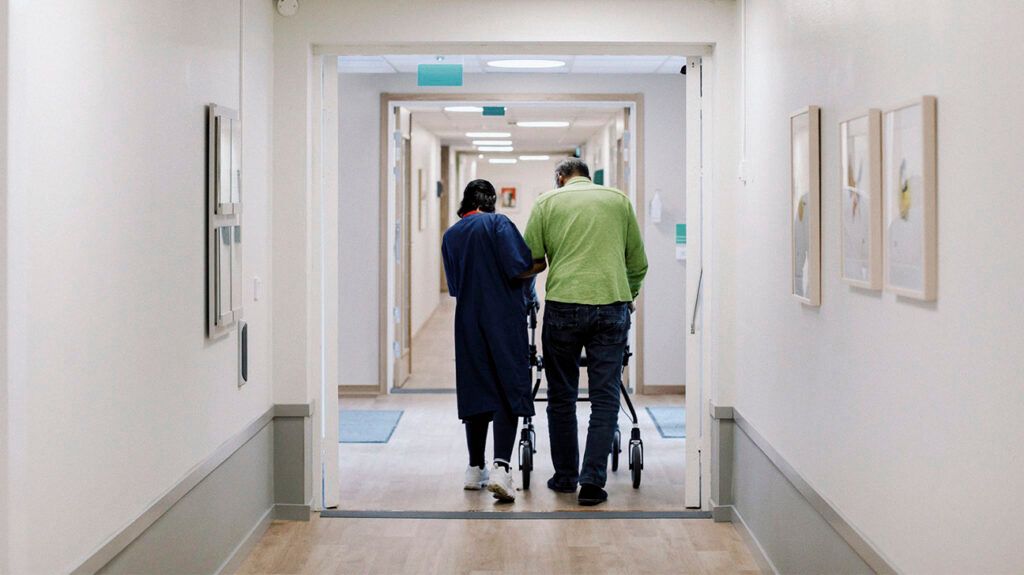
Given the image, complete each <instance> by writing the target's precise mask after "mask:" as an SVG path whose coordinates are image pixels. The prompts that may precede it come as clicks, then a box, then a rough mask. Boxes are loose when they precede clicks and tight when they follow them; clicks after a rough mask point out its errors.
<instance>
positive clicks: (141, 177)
mask: <svg viewBox="0 0 1024 575" xmlns="http://www.w3.org/2000/svg"><path fill="white" fill-rule="evenodd" d="M3 4H4V5H5V6H6V5H7V3H6V2H4V3H3ZM242 5H243V4H242V3H240V2H239V1H238V0H217V1H215V2H190V3H184V4H183V3H176V2H163V3H160V2H137V1H133V0H111V1H107V2H39V1H32V2H28V1H24V0H19V1H15V2H13V3H12V5H11V11H10V50H11V56H10V75H11V86H10V124H9V134H10V138H11V143H12V146H11V147H10V149H9V150H7V153H8V154H9V158H10V165H9V168H10V173H9V177H10V184H11V185H10V190H11V193H10V197H9V203H8V205H7V207H8V209H9V212H8V214H7V215H8V218H7V223H8V225H9V228H8V230H7V231H8V234H9V235H8V239H9V242H10V243H9V245H8V252H7V253H8V255H9V258H10V259H9V262H8V265H9V275H8V278H7V279H8V282H7V286H8V288H9V292H8V294H9V297H10V304H11V305H10V315H9V324H8V327H7V329H9V331H8V335H9V338H10V340H9V348H8V350H7V356H6V359H7V360H9V362H10V363H9V378H10V390H9V394H10V395H9V401H10V406H11V410H10V413H9V414H8V415H9V418H7V422H8V425H9V433H10V441H11V445H13V446H16V447H15V449H13V450H12V452H11V453H10V454H9V455H10V456H9V459H6V458H5V461H7V463H8V465H9V470H8V471H9V479H10V482H9V490H10V491H9V497H10V503H11V509H10V525H11V526H12V527H14V528H13V529H11V533H10V536H11V549H10V565H9V566H7V567H9V572H11V573H66V572H69V571H70V570H72V569H73V568H75V567H76V566H77V565H78V564H80V563H81V562H82V561H83V560H84V559H86V558H87V557H89V556H90V555H92V553H93V552H94V551H95V550H96V549H97V548H98V547H99V546H101V545H102V544H103V543H105V542H106V541H107V540H108V539H109V538H111V537H112V536H114V535H115V534H117V533H118V532H120V531H121V530H122V528H124V527H125V526H126V525H128V524H129V523H130V522H132V521H133V520H134V519H136V518H137V517H138V516H139V515H140V514H141V513H143V511H145V510H146V509H148V508H149V507H150V506H151V505H152V504H153V503H154V502H155V501H157V500H158V499H159V498H160V497H161V495H163V494H164V493H165V492H167V491H168V490H170V489H171V488H172V487H173V486H175V485H176V484H177V483H178V482H179V481H180V480H181V479H182V478H183V477H185V476H186V475H187V474H188V473H189V472H190V470H192V469H193V468H194V467H195V466H197V465H198V464H199V463H200V462H202V461H204V460H205V459H206V458H207V457H208V456H210V455H211V454H212V453H213V452H215V450H217V448H218V446H220V445H221V444H222V443H223V442H225V441H226V440H227V439H228V438H230V437H232V436H234V435H235V434H236V433H238V432H239V431H241V430H242V429H243V428H245V427H246V425H247V424H248V423H249V422H251V421H252V420H254V419H256V418H257V417H259V416H260V415H261V414H263V413H264V412H266V411H267V410H268V409H269V408H270V406H271V380H270V366H271V364H270V356H271V350H270V347H269V343H270V339H269V330H270V317H269V307H268V303H269V300H270V298H269V295H270V294H269V291H270V290H269V287H270V285H271V284H270V282H271V277H270V260H269V257H270V226H269V223H270V222H269V219H270V211H269V210H270V199H271V198H270V187H269V184H270V176H271V171H270V139H271V133H270V120H271V106H272V82H273V71H272V51H273V29H272V26H273V19H272V18H273V6H272V4H271V3H270V2H245V3H244V13H243V14H240V12H239V10H240V7H241V6H242ZM240 42H241V43H242V45H244V53H240ZM240 65H241V66H242V68H244V71H245V73H244V75H245V78H244V85H240V84H242V83H243V82H240ZM4 76H5V75H4ZM240 92H241V93H243V94H244V101H241V102H240V97H241V96H240ZM210 102H215V103H217V104H223V105H226V106H229V107H232V108H239V107H240V105H241V108H242V119H243V125H244V135H243V138H244V151H243V164H244V168H243V170H244V171H243V174H242V179H243V189H244V199H245V212H244V215H243V226H244V230H245V236H244V242H245V243H244V250H243V252H244V257H245V262H244V269H245V272H244V273H245V276H246V287H245V290H244V295H245V297H246V309H245V314H246V318H245V319H246V321H247V322H249V325H250V329H249V333H250V335H249V342H250V346H251V348H250V356H249V357H250V380H249V383H248V384H247V385H245V386H244V387H242V388H238V387H237V373H238V362H237V354H238V348H237V342H236V340H235V336H234V334H232V335H230V336H228V337H227V338H225V339H222V340H217V341H209V340H207V339H206V336H205V302H206V298H205V289H206V287H205V280H204V276H205V215H206V211H205V210H206V204H205V187H206V170H205V161H206V146H205V134H206V129H205V123H206V106H207V104H209V103H210ZM253 276H259V277H260V278H262V279H263V281H264V285H265V286H266V288H267V289H265V290H264V297H263V298H262V299H261V300H260V301H259V302H254V301H253V298H252V295H253V294H252V291H251V290H252V288H251V286H252V277H253ZM0 483H4V482H3V481H0ZM0 570H3V571H4V572H8V571H7V569H6V568H2V567H0Z"/></svg>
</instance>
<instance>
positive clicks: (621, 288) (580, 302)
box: [525, 158, 647, 505]
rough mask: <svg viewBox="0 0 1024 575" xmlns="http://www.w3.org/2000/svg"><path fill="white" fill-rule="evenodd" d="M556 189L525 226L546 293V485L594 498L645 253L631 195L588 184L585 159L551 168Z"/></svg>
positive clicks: (601, 479)
mask: <svg viewBox="0 0 1024 575" xmlns="http://www.w3.org/2000/svg"><path fill="white" fill-rule="evenodd" d="M555 176H556V179H557V182H558V189H556V190H552V191H550V192H547V193H545V194H543V195H541V196H540V198H539V199H538V200H537V203H536V204H535V205H534V207H533V212H532V213H531V214H530V221H529V223H528V224H527V226H526V236H525V238H526V244H527V245H528V246H529V247H530V251H531V252H532V254H533V259H534V271H538V272H539V271H541V270H543V269H544V268H545V267H548V268H550V269H549V271H548V279H547V295H546V297H545V302H546V304H545V310H544V331H543V334H542V342H543V346H544V367H545V370H546V371H547V380H548V407H547V413H548V428H549V435H550V441H551V460H552V463H553V464H554V467H555V474H554V476H553V477H551V479H549V480H548V487H549V488H551V489H553V490H555V491H558V492H563V493H574V492H575V491H576V486H577V484H578V485H579V486H580V492H579V497H578V500H579V503H580V504H581V505H596V504H598V503H601V502H603V501H605V500H607V499H608V494H607V493H606V492H605V491H604V485H605V481H606V479H607V476H608V455H609V454H610V452H611V448H612V440H613V437H614V434H615V428H616V425H617V422H618V415H619V399H620V397H619V387H620V383H621V381H622V357H623V354H624V353H625V350H626V341H627V337H628V335H629V327H630V314H631V313H632V311H633V301H634V300H635V299H636V297H637V295H638V294H639V293H640V285H641V283H642V282H643V279H644V276H645V275H646V274H647V256H646V254H645V253H644V245H643V238H641V236H640V226H639V225H638V224H637V221H636V213H635V212H634V211H633V204H632V203H631V202H630V200H629V198H628V197H627V196H626V195H625V194H623V193H622V192H620V191H619V190H616V189H613V188H607V187H604V186H599V185H596V184H594V183H593V182H592V181H591V180H590V169H589V168H588V167H587V164H586V163H584V162H583V161H581V160H579V159H576V158H571V159H568V160H565V161H564V162H561V163H560V164H559V165H558V167H557V168H556V169H555ZM584 349H586V352H587V376H588V381H589V387H590V405H591V413H590V427H589V429H588V431H587V446H586V452H585V453H584V456H583V467H582V469H581V468H580V457H579V444H578V442H577V439H576V437H577V431H576V429H577V428H576V426H577V423H576V400H577V397H578V394H579V376H580V370H579V360H580V354H581V352H582V350H584Z"/></svg>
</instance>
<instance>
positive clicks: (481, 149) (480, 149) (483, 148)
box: [476, 146, 515, 152]
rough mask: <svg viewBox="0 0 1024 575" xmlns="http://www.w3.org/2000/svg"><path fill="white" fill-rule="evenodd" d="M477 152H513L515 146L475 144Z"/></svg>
mask: <svg viewBox="0 0 1024 575" xmlns="http://www.w3.org/2000/svg"><path fill="white" fill-rule="evenodd" d="M476 149H477V151H478V152H513V151H515V148H513V147H512V146H477V147H476Z"/></svg>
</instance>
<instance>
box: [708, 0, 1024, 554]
mask: <svg viewBox="0 0 1024 575" xmlns="http://www.w3.org/2000/svg"><path fill="white" fill-rule="evenodd" d="M746 10H747V16H746V25H747V42H748V45H747V47H746V55H747V61H746V66H745V68H746V70H747V90H748V92H747V95H746V106H747V114H748V116H747V119H748V125H747V130H746V133H747V136H748V138H749V141H748V150H749V153H748V158H747V165H748V166H749V168H750V171H749V173H750V177H751V180H750V182H749V184H748V185H747V186H746V188H745V189H744V190H742V192H740V193H739V194H738V196H737V197H736V199H735V201H736V204H735V210H734V211H725V210H722V211H717V212H716V217H717V218H718V221H717V223H718V225H719V229H720V230H721V232H722V233H723V234H725V235H730V236H734V237H735V242H734V243H733V244H732V246H731V247H732V253H721V254H720V257H722V258H725V260H728V261H727V262H726V263H727V264H728V266H729V268H731V269H732V270H734V271H733V273H731V274H730V275H729V276H722V277H721V279H722V281H728V282H729V284H730V285H729V286H728V287H726V288H725V289H727V290H731V291H732V293H733V294H734V297H732V298H730V299H729V300H727V301H728V303H729V304H731V305H732V306H733V307H734V309H735V320H733V321H731V322H730V323H728V324H725V325H723V326H722V329H723V330H725V331H727V332H732V333H734V334H735V338H734V340H733V341H732V342H730V343H729V344H728V345H727V346H725V347H727V348H731V349H730V353H729V354H722V355H721V356H720V359H721V361H722V362H724V363H726V364H731V366H732V369H734V370H735V378H736V390H735V394H736V396H735V405H736V407H738V408H739V409H740V411H741V412H742V413H743V415H744V417H746V418H747V419H748V420H749V421H750V423H751V424H752V425H754V426H755V427H756V428H757V429H758V430H759V431H760V432H761V433H762V434H763V435H764V436H765V438H766V439H767V440H768V441H769V442H770V443H771V444H772V445H773V446H775V448H776V449H778V451H779V452H780V453H781V454H782V455H783V457H785V458H786V459H787V460H788V461H789V462H790V463H791V464H792V465H793V466H794V467H795V468H796V470H797V471H798V472H799V473H801V474H802V475H803V476H804V477H805V478H806V479H807V481H808V482H809V483H810V484H811V485H812V486H813V487H814V488H815V489H817V490H818V491H819V492H821V493H822V494H823V495H824V496H825V497H826V498H827V499H828V500H830V501H831V502H832V503H833V504H834V505H835V506H836V508H838V509H839V511H840V512H841V513H842V514H843V515H844V516H845V517H846V518H847V519H848V520H849V521H850V522H851V523H852V524H853V525H854V526H855V527H856V528H858V529H859V530H861V532H862V533H863V534H864V535H865V536H866V537H867V538H868V539H869V540H871V541H872V542H873V543H874V544H875V545H877V547H878V548H879V549H880V550H881V552H882V553H883V554H884V555H886V556H887V557H888V558H889V559H890V560H891V561H892V562H893V563H894V564H895V566H896V567H897V568H898V569H900V570H901V571H905V572H908V573H1011V572H1015V573H1019V572H1022V571H1024V551H1022V549H1021V545H1020V542H1021V541H1022V540H1024V522H1022V521H1021V512H1022V506H1021V504H1020V502H1019V497H1018V494H1019V493H1021V492H1022V491H1024V465H1022V459H1021V457H1020V455H1019V452H1020V444H1021V440H1022V439H1024V419H1022V418H1021V413H1020V408H1021V405H1022V397H1024V396H1022V392H1021V381H1020V374H1021V373H1022V372H1024V354H1022V353H1021V350H1022V349H1024V331H1022V329H1021V325H1022V324H1024V313H1022V312H1021V309H1020V307H1019V306H1018V305H1017V304H1016V302H1017V300H1018V299H1019V295H1020V281H1021V278H1024V258H1022V257H1021V253H1020V246H1021V244H1022V243H1024V228H1022V227H1021V225H1020V215H1021V214H1022V213H1024V195H1022V194H1021V193H1020V192H1021V181H1024V163H1022V162H1021V160H1020V158H1021V155H1022V152H1024V147H1022V144H1021V138H1020V134H1019V132H1020V127H1021V126H1024V111H1022V110H1024V108H1022V107H1021V105H1020V95H1021V94H1024V70H1022V69H1021V65H1020V63H1021V59H1022V56H1024V52H1022V49H1021V42H1020V30H1021V28H1022V26H1024V4H1022V3H1020V2H1010V1H991V2H972V3H969V4H966V3H963V2H956V1H953V0H941V1H923V0H916V1H905V2H889V1H886V0H859V1H855V2H844V3H815V2H800V1H793V0H787V1H773V2H765V1H748V2H747V8H746ZM924 94H931V95H935V96H937V97H938V125H939V144H938V154H939V158H938V169H939V173H938V181H939V184H938V197H939V204H938V205H939V216H938V217H939V223H938V230H939V299H938V302H937V303H935V304H919V303H914V302H912V301H906V300H901V299H898V298H896V297H894V296H893V295H891V294H888V293H886V294H881V295H879V294H874V293H869V292H864V291H860V290H855V289H851V288H849V287H847V286H845V285H843V284H842V283H841V282H840V279H839V277H840V270H839V261H840V260H839V258H840V253H839V250H840V240H839V229H838V226H839V219H840V218H839V195H838V185H837V183H838V182H839V154H838V141H839V136H838V127H837V124H838V122H839V121H840V120H841V119H845V118H847V117H850V116H852V115H855V114H857V113H861V112H863V110H865V109H867V108H868V107H883V108H884V107H886V106H891V105H894V104H899V103H902V102H904V101H907V100H909V99H912V98H915V97H918V96H921V95H924ZM808 104H816V105H820V106H821V107H822V182H823V185H822V199H823V202H822V205H823V210H822V218H823V225H822V247H823V252H822V263H823V265H822V272H823V273H822V284H823V285H822V287H823V292H822V293H823V295H822V302H823V303H822V307H821V309H820V310H814V309H808V308H805V307H803V306H801V305H800V304H799V303H797V302H796V301H795V300H794V299H793V298H792V297H791V296H790V295H789V289H788V274H787V272H788V269H789V263H790V260H789V258H790V256H789V247H788V246H789V243H788V242H789V237H790V236H789V233H790V232H789V226H788V224H787V209H788V208H787V205H788V193H789V192H788V167H787V166H788V164H789V159H788V151H787V150H788V135H787V134H788V132H787V129H788V128H787V126H788V124H787V122H788V117H789V116H788V115H789V113H790V112H791V111H793V110H796V109H798V108H800V107H803V106H806V105H808ZM726 368H727V369H729V367H728V366H727V367H726Z"/></svg>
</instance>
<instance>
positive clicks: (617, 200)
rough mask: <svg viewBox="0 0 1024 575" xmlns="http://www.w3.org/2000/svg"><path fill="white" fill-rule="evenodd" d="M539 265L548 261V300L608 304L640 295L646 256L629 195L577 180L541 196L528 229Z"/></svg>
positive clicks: (644, 273) (527, 235)
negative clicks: (543, 261)
mask: <svg viewBox="0 0 1024 575" xmlns="http://www.w3.org/2000/svg"><path fill="white" fill-rule="evenodd" d="M525 238H526V244H527V245H528V246H529V247H530V251H531V252H532V253H533V259H534V260H543V259H544V258H545V257H546V258H547V260H548V269H549V271H548V281H547V296H546V299H547V300H549V301H557V302H563V303H578V304H590V305H603V304H610V303H616V302H629V301H633V300H634V299H636V296H637V294H639V293H640V285H641V284H642V283H643V280H644V276H645V275H646V274H647V255H646V254H645V253H644V241H643V238H641V237H640V226H639V225H638V224H637V221H636V213H635V212H634V211H633V204H632V203H630V201H629V198H628V197H626V194H623V193H622V192H620V191H619V190H616V189H614V188H606V187H604V186H598V185H596V184H594V183H593V182H591V181H590V179H589V178H584V177H575V178H572V179H571V180H569V181H568V182H566V184H565V186H563V187H561V188H559V189H557V190H552V191H550V192H547V193H545V194H542V195H541V196H540V198H539V199H538V200H537V203H536V204H535V205H534V207H533V212H532V213H531V214H530V221H529V223H528V224H527V225H526V236H525Z"/></svg>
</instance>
